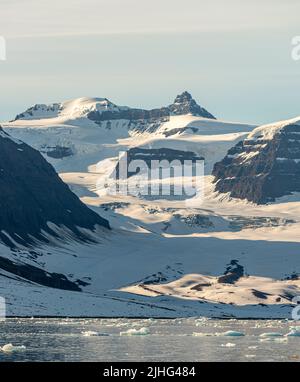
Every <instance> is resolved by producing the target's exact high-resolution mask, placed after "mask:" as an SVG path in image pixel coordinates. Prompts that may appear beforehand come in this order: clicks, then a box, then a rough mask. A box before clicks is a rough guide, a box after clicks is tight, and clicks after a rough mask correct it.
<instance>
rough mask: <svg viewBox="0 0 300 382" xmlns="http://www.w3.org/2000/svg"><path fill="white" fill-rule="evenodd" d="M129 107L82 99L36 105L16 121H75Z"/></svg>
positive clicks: (100, 99) (88, 98)
mask: <svg viewBox="0 0 300 382" xmlns="http://www.w3.org/2000/svg"><path fill="white" fill-rule="evenodd" d="M128 109H129V108H127V107H121V106H117V105H115V104H114V103H112V102H111V101H109V100H108V99H107V98H91V97H81V98H76V99H72V100H69V101H65V102H62V103H53V104H50V105H45V104H36V105H34V106H32V107H30V108H29V109H27V110H26V111H25V112H23V113H21V114H19V115H17V116H16V118H15V119H16V120H34V119H49V118H58V117H62V118H64V119H75V118H82V117H86V116H88V114H89V113H90V112H99V113H102V112H106V111H110V112H119V111H121V110H128Z"/></svg>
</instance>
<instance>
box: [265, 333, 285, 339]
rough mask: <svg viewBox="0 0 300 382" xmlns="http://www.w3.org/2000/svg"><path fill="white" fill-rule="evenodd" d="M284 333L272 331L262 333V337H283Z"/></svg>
mask: <svg viewBox="0 0 300 382" xmlns="http://www.w3.org/2000/svg"><path fill="white" fill-rule="evenodd" d="M282 336H283V334H281V333H277V332H270V333H262V334H261V335H260V337H262V338H268V337H282Z"/></svg>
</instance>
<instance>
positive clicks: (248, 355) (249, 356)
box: [245, 354, 256, 358]
mask: <svg viewBox="0 0 300 382" xmlns="http://www.w3.org/2000/svg"><path fill="white" fill-rule="evenodd" d="M245 357H246V358H255V357H256V355H255V354H245Z"/></svg>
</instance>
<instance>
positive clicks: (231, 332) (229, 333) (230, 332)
mask: <svg viewBox="0 0 300 382" xmlns="http://www.w3.org/2000/svg"><path fill="white" fill-rule="evenodd" d="M221 335H222V336H226V337H243V336H244V335H245V334H244V333H242V332H237V331H235V330H228V331H227V332H224V333H221Z"/></svg>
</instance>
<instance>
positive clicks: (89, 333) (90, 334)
mask: <svg viewBox="0 0 300 382" xmlns="http://www.w3.org/2000/svg"><path fill="white" fill-rule="evenodd" d="M81 333H82V334H83V336H84V337H108V336H109V334H108V333H99V332H94V331H92V330H87V331H86V332H81Z"/></svg>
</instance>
